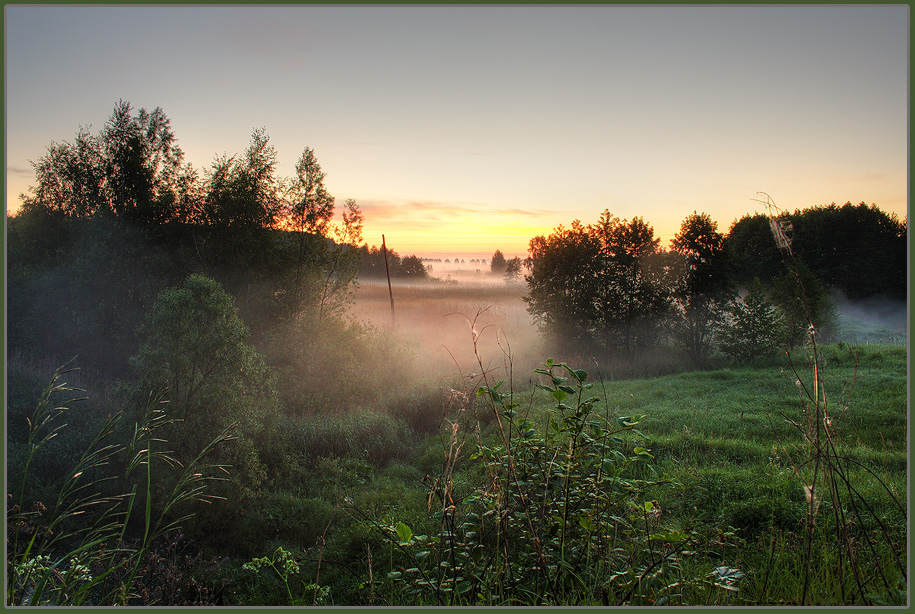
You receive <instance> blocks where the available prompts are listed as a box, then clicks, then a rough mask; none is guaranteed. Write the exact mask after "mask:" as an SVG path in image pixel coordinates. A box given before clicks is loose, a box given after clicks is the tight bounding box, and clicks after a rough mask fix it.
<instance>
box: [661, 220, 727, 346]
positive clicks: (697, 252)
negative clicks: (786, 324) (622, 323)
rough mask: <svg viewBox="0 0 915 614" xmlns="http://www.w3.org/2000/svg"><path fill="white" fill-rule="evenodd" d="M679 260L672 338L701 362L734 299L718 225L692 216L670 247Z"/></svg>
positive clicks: (681, 227) (684, 223)
mask: <svg viewBox="0 0 915 614" xmlns="http://www.w3.org/2000/svg"><path fill="white" fill-rule="evenodd" d="M671 246H672V247H673V250H674V251H675V252H676V253H678V254H680V255H681V256H682V258H683V266H684V271H683V278H682V282H681V284H680V285H679V287H678V288H677V290H676V292H675V294H674V296H675V302H676V305H677V308H678V314H677V317H676V318H675V320H674V323H675V327H674V328H675V331H676V334H675V337H676V339H677V340H678V342H679V343H680V344H681V345H682V346H683V347H684V348H685V349H686V351H687V352H688V353H689V354H690V356H691V357H692V358H693V359H694V360H696V361H698V362H703V361H705V360H706V359H707V358H708V357H709V355H710V354H711V352H712V350H713V349H714V344H713V337H714V331H715V328H716V327H717V325H718V323H719V321H720V320H721V318H722V317H723V315H724V308H725V306H726V305H727V304H728V302H729V301H730V300H731V299H732V298H733V297H734V294H735V291H734V288H733V283H732V281H731V271H730V262H729V259H728V252H727V250H726V249H725V246H724V236H723V235H722V234H721V233H719V232H718V225H717V224H716V223H715V222H714V221H712V219H711V217H710V216H709V215H708V214H706V213H702V214H699V213H696V212H693V214H692V215H690V216H689V217H687V218H686V219H685V220H684V221H683V223H682V224H681V226H680V231H679V232H678V233H677V235H676V236H675V237H674V239H673V242H672V243H671Z"/></svg>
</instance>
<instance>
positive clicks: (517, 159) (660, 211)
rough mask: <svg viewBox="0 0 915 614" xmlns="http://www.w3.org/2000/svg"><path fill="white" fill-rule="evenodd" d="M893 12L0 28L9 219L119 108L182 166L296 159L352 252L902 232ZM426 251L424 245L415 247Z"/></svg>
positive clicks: (96, 20) (199, 15)
mask: <svg viewBox="0 0 915 614" xmlns="http://www.w3.org/2000/svg"><path fill="white" fill-rule="evenodd" d="M908 45H909V7H908V5H889V6H845V5H837V6H820V5H816V6H806V7H795V6H756V7H752V6H734V7H722V6H706V7H700V6H692V7H691V6H682V7H669V6H667V7H662V6H655V7H646V6H640V7H626V6H578V7H572V6H501V7H496V6H481V7H468V6H463V7H449V6H426V7H423V6H361V7H344V6H273V7H265V6H257V7H254V6H251V7H245V6H224V7H214V6H197V7H189V6H145V7H144V6H121V7H116V6H91V7H90V6H87V7H78V6H44V7H42V6H7V7H6V56H5V57H6V88H5V93H6V139H7V140H6V147H7V156H8V157H7V168H6V171H7V181H8V183H7V194H6V195H7V199H8V200H7V206H8V207H9V208H10V209H15V208H16V207H17V206H18V198H17V196H18V194H19V193H20V192H23V191H24V190H26V188H27V187H28V185H29V183H30V182H31V181H32V179H33V175H32V172H31V166H30V165H29V162H28V161H29V160H37V159H38V158H39V157H41V156H42V155H43V154H44V152H45V148H46V147H47V145H48V144H49V143H50V142H51V141H68V140H72V138H73V136H74V134H75V133H76V130H77V128H78V127H79V126H80V125H90V124H91V126H92V129H93V132H97V131H98V130H99V129H100V128H101V127H102V125H103V124H104V122H105V120H106V119H107V117H108V116H109V115H110V113H111V110H112V108H113V106H114V104H115V102H117V100H119V99H124V100H128V101H130V102H131V103H132V104H133V105H134V106H135V107H137V108H139V107H145V108H147V109H152V108H155V107H157V106H159V107H162V109H163V110H164V111H165V113H166V114H167V115H168V116H169V117H170V118H171V120H172V127H173V129H174V130H175V133H176V135H177V137H178V142H179V144H180V146H181V147H182V148H183V149H184V150H185V152H186V154H187V160H188V161H190V162H192V163H193V164H194V165H195V166H196V167H197V168H198V169H200V170H201V171H202V169H203V168H204V167H206V166H208V165H209V163H210V162H211V161H212V159H213V158H214V156H216V155H219V154H222V153H228V154H229V155H231V154H233V153H237V152H241V151H243V150H244V149H245V147H246V146H247V144H248V141H249V137H250V134H251V130H252V129H253V128H254V127H260V126H263V127H265V128H266V129H267V131H268V133H269V134H270V137H271V142H272V143H273V145H274V146H275V147H276V149H277V152H278V156H279V160H280V169H279V170H280V173H281V174H283V175H291V174H293V172H294V171H293V166H294V164H295V161H296V159H297V158H298V157H299V155H300V154H301V152H302V150H303V149H304V148H305V147H306V146H307V147H312V148H314V149H315V152H316V154H317V156H318V159H319V161H320V163H321V165H322V167H323V168H324V170H325V172H326V173H327V180H326V182H327V187H328V189H329V190H330V192H331V193H332V194H334V195H335V196H336V197H337V199H338V202H341V203H342V201H343V200H344V199H346V198H355V199H356V200H357V201H358V202H359V203H360V205H361V206H362V208H363V210H364V212H365V215H366V237H365V238H366V240H367V241H368V242H369V243H370V244H380V235H381V233H385V235H386V238H387V240H388V242H389V243H390V244H392V245H394V246H396V247H395V249H398V251H399V252H401V253H412V252H416V253H418V254H421V255H422V254H433V253H439V252H447V251H450V250H452V249H456V250H460V251H464V252H466V253H470V252H480V253H491V252H492V250H493V249H495V248H501V249H503V251H506V253H508V254H515V253H517V254H518V255H523V252H524V248H525V246H526V244H527V240H528V239H529V238H530V237H531V236H532V235H533V234H542V233H544V232H549V231H550V229H551V228H552V227H554V226H556V225H557V224H560V223H564V224H566V225H567V224H568V223H569V222H571V221H572V220H573V219H575V218H579V219H581V220H582V221H584V222H591V221H594V220H596V218H597V216H598V215H599V214H600V212H601V211H602V210H604V209H609V210H610V211H611V212H612V213H614V214H616V215H618V216H619V217H621V218H627V219H628V218H632V217H633V216H637V215H638V216H642V217H643V218H644V219H645V220H646V221H647V222H648V223H650V224H651V225H653V226H654V228H655V231H656V233H657V234H658V235H660V236H662V237H663V238H664V239H665V240H667V239H670V238H671V237H672V236H673V234H674V233H676V232H677V230H678V229H679V225H680V222H681V221H682V220H683V219H684V218H685V217H686V216H687V215H689V214H690V213H692V212H693V211H694V210H698V211H705V212H707V213H709V214H710V215H711V216H712V218H713V219H715V220H716V221H717V222H718V223H719V227H720V229H721V230H723V231H726V230H727V229H728V227H729V226H730V224H731V222H732V221H733V220H734V219H736V218H739V217H740V216H742V215H743V214H745V213H753V212H754V211H757V210H760V211H761V209H760V208H759V205H757V203H754V202H753V201H752V200H751V199H752V198H753V197H754V196H755V194H756V192H757V191H760V190H762V191H766V192H768V193H769V194H771V195H772V196H773V197H774V198H775V200H776V202H777V203H778V204H779V205H780V206H782V207H783V208H786V209H790V210H793V209H795V208H804V207H810V206H814V205H819V204H828V203H830V202H837V203H839V204H841V203H844V202H846V201H852V202H855V203H857V202H860V201H866V202H868V203H876V204H877V205H878V206H879V207H881V208H882V209H884V210H886V211H891V212H895V213H897V214H898V215H899V216H900V217H902V216H905V215H906V211H907V209H906V208H907V199H908V160H907V153H908V150H907V148H908V134H909V131H908V78H909V66H908V59H909V52H908ZM421 233H424V234H421Z"/></svg>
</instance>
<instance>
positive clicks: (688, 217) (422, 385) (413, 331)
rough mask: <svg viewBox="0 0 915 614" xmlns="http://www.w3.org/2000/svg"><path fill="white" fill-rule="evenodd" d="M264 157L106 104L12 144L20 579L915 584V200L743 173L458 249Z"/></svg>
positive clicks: (463, 585)
mask: <svg viewBox="0 0 915 614" xmlns="http://www.w3.org/2000/svg"><path fill="white" fill-rule="evenodd" d="M276 167H277V153H276V151H275V150H274V148H273V147H272V146H271V144H270V139H269V135H268V134H267V133H266V131H265V130H263V129H255V130H254V131H253V132H252V135H251V140H250V143H249V144H248V145H247V148H246V149H244V151H242V152H241V153H238V154H236V155H233V156H228V155H222V156H216V157H215V158H214V160H213V161H212V163H211V164H210V165H209V166H208V167H206V168H203V169H197V168H195V167H194V166H193V165H192V164H190V163H188V162H186V161H185V159H184V154H183V152H182V151H181V149H180V148H179V147H178V145H177V138H176V135H175V134H174V133H173V131H172V129H171V127H170V122H169V119H168V117H167V116H166V115H165V113H164V112H163V111H162V110H161V109H158V108H157V109H155V110H154V111H152V112H148V111H146V110H144V109H139V110H136V109H134V108H133V107H131V105H129V104H128V103H126V102H120V103H118V104H117V105H116V106H115V108H114V111H113V113H112V115H111V116H110V118H109V119H108V121H107V122H106V123H105V125H104V126H103V127H102V128H101V129H100V130H99V131H98V132H97V133H92V132H91V131H90V130H89V129H83V128H81V129H80V130H79V132H78V133H77V135H76V137H75V138H74V140H73V141H72V142H55V143H52V144H51V145H50V146H49V147H48V149H47V153H46V154H45V155H44V156H43V157H42V158H40V159H39V160H37V161H34V162H33V168H34V174H35V178H34V185H33V187H32V188H31V189H30V193H29V194H26V195H24V196H23V204H22V207H21V209H20V210H19V211H18V212H17V213H16V214H15V215H10V216H8V217H7V219H6V224H7V250H8V262H7V304H8V318H7V320H8V324H7V357H6V358H7V413H6V434H7V440H6V445H7V447H6V449H7V458H6V488H7V540H6V570H7V584H6V591H7V594H6V603H7V605H157V606H170V605H245V606H255V605H275V606H288V605H315V606H333V605H359V606H413V605H425V606H437V605H455V606H470V605H475V606H509V605H547V606H557V605H565V606H568V605H576V606H578V605H597V606H599V605H659V606H660V605H745V606H757V605H777V606H789V605H791V606H794V605H818V606H826V605H903V604H905V603H907V594H908V584H907V575H906V574H907V559H908V552H907V528H908V527H907V518H908V509H907V501H908V492H907V469H908V457H907V450H908V444H907V362H908V353H907V347H906V343H907V338H908V332H907V307H906V297H907V278H906V272H907V240H908V238H907V221H906V220H904V219H903V220H899V219H897V217H896V216H894V215H888V214H886V213H884V212H883V211H881V210H880V209H879V208H878V207H877V206H875V205H868V204H865V203H861V204H858V205H854V204H851V203H847V204H845V205H841V206H838V205H835V204H832V205H818V206H813V205H811V206H810V207H808V208H805V209H802V210H801V209H799V210H795V211H793V212H789V211H782V210H780V209H778V208H777V207H776V205H775V203H774V202H773V200H772V199H771V198H770V197H769V196H768V195H764V194H760V195H758V197H759V203H760V204H761V205H762V206H763V207H764V208H765V209H766V213H765V214H758V213H757V214H747V215H745V216H743V217H741V218H740V219H736V220H734V221H733V222H731V223H730V226H729V228H727V229H724V228H723V227H719V222H725V221H724V220H713V219H711V217H710V216H709V215H707V214H705V213H701V212H692V213H689V212H686V213H685V215H684V219H683V222H682V225H681V227H680V231H679V232H678V233H677V235H676V236H675V237H674V239H673V241H672V242H671V243H670V245H669V246H664V245H662V244H661V241H660V239H659V238H658V237H656V236H655V234H654V230H653V228H652V226H651V220H649V219H647V218H642V217H634V218H632V219H619V218H618V217H616V216H615V215H613V214H612V212H610V211H605V212H604V213H603V214H601V215H600V216H598V218H597V219H594V220H572V219H570V220H568V222H567V224H565V225H562V226H558V227H557V228H555V229H554V230H553V231H552V232H551V233H549V234H544V235H542V236H536V237H532V238H531V240H530V244H529V249H528V253H527V254H526V256H525V257H524V258H521V257H511V258H507V257H506V256H505V255H504V254H503V253H502V251H501V250H495V251H494V252H493V254H492V255H487V256H486V257H485V258H479V257H478V256H477V255H469V254H468V255H462V256H459V258H460V263H458V262H457V259H455V262H454V263H451V262H449V263H447V264H446V263H445V262H443V261H442V259H441V258H437V259H435V260H432V259H430V258H429V257H427V255H425V254H400V253H398V246H396V245H383V246H380V245H374V244H373V245H369V244H368V242H367V241H366V240H365V239H364V237H363V232H362V231H363V223H364V221H365V219H364V216H363V212H362V210H361V209H360V206H359V204H358V203H357V202H355V201H354V200H347V201H345V202H344V203H342V204H341V203H338V202H336V199H335V198H334V197H333V195H331V194H330V193H328V191H327V189H326V187H325V183H324V179H325V173H324V170H323V169H322V168H321V165H320V163H319V161H318V156H317V153H316V152H315V151H314V150H312V149H310V148H308V147H305V148H304V150H303V151H302V154H301V157H300V158H299V159H298V162H297V163H296V166H295V175H294V176H291V177H281V176H279V175H278V174H277V171H276ZM479 223H480V224H481V225H485V224H486V223H487V221H486V220H485V219H481V220H480V221H479Z"/></svg>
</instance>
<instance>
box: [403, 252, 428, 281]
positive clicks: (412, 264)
mask: <svg viewBox="0 0 915 614" xmlns="http://www.w3.org/2000/svg"><path fill="white" fill-rule="evenodd" d="M400 276H403V277H409V278H411V279H425V278H427V277H429V271H427V270H426V266H425V265H424V264H423V261H422V260H420V259H419V257H418V256H415V255H414V256H405V257H404V258H403V259H402V260H401V261H400Z"/></svg>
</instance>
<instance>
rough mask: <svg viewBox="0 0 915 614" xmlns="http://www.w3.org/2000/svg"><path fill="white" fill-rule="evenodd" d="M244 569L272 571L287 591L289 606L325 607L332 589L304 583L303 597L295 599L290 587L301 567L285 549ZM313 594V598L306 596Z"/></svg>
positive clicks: (280, 548)
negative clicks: (309, 593) (291, 580)
mask: <svg viewBox="0 0 915 614" xmlns="http://www.w3.org/2000/svg"><path fill="white" fill-rule="evenodd" d="M242 568H243V569H246V570H248V571H253V572H255V573H259V572H260V570H261V569H268V568H269V569H270V570H272V571H273V573H274V575H275V576H276V577H277V578H278V579H279V580H280V581H281V582H282V583H283V587H284V588H285V589H286V596H287V597H288V599H289V605H323V604H324V602H325V600H326V599H327V596H328V594H329V592H330V587H327V586H319V585H318V584H317V583H311V584H306V583H304V581H303V582H302V587H301V591H302V595H303V596H302V597H295V596H294V595H293V593H292V587H291V586H290V585H289V582H290V579H291V578H292V576H295V575H298V574H299V572H300V571H301V566H300V565H299V562H298V561H297V560H296V558H295V557H294V556H293V554H292V552H290V551H289V550H286V549H285V548H283V547H282V546H281V547H278V548H277V549H276V550H275V551H274V552H273V554H271V555H270V556H264V557H256V558H253V559H251V560H250V561H248V562H247V563H245V564H244V565H242ZM308 592H311V593H312V595H311V598H310V599H308V598H306V597H305V596H304V595H305V594H306V593H308Z"/></svg>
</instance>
